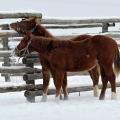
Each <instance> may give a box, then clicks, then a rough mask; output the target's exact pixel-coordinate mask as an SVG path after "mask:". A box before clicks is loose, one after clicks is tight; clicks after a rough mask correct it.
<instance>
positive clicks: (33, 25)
mask: <svg viewBox="0 0 120 120" xmlns="http://www.w3.org/2000/svg"><path fill="white" fill-rule="evenodd" d="M10 26H11V27H12V28H13V29H14V30H15V31H17V32H18V33H20V34H26V33H27V32H28V31H31V32H32V33H33V34H34V35H36V36H43V37H49V38H55V37H54V36H53V35H51V34H50V32H48V31H47V29H46V28H45V27H44V26H42V25H41V24H40V23H39V22H38V21H37V18H36V17H35V18H30V19H24V20H22V21H20V22H16V23H12V24H10ZM89 37H91V36H90V35H81V36H79V39H78V38H77V37H75V38H74V39H71V40H72V41H81V40H84V39H86V38H89ZM39 57H40V63H41V65H42V74H43V97H42V100H41V101H46V99H47V96H46V95H47V88H48V84H49V79H50V72H49V71H50V70H49V68H50V64H49V61H48V60H47V59H46V58H45V57H44V56H41V55H39ZM88 72H89V74H90V76H91V78H92V80H93V87H94V96H95V97H98V81H99V66H98V64H97V65H96V66H95V67H94V68H93V69H91V70H89V71H88ZM62 87H63V93H64V99H68V95H67V89H66V87H67V74H66V73H65V76H64V82H63V86H62Z"/></svg>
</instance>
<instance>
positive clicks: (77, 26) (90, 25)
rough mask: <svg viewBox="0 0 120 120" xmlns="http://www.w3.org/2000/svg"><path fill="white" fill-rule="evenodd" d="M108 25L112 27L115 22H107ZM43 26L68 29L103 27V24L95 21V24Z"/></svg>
mask: <svg viewBox="0 0 120 120" xmlns="http://www.w3.org/2000/svg"><path fill="white" fill-rule="evenodd" d="M108 26H109V27H111V26H112V27H113V26H115V23H109V24H108ZM45 27H46V28H47V29H70V28H92V27H103V25H102V24H101V23H97V24H83V25H59V26H58V25H50V26H47V25H45Z"/></svg>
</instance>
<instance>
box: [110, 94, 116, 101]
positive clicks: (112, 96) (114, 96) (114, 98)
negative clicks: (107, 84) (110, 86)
mask: <svg viewBox="0 0 120 120" xmlns="http://www.w3.org/2000/svg"><path fill="white" fill-rule="evenodd" d="M111 100H117V96H116V93H115V92H112V93H111Z"/></svg>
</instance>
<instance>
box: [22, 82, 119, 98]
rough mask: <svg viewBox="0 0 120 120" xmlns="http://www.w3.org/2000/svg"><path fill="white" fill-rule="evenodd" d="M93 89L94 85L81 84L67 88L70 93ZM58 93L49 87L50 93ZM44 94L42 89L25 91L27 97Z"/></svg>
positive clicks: (100, 86)
mask: <svg viewBox="0 0 120 120" xmlns="http://www.w3.org/2000/svg"><path fill="white" fill-rule="evenodd" d="M116 87H120V82H118V83H116ZM101 88H102V85H99V89H101ZM107 88H111V85H110V84H108V85H107ZM90 90H93V86H79V87H71V88H69V87H68V89H67V91H68V93H74V92H83V91H90ZM55 93H56V91H55V89H48V95H54V94H55ZM42 94H43V91H42V90H36V91H25V93H24V96H25V97H32V96H41V95H42Z"/></svg>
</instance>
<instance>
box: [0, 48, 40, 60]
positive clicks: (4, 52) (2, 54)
mask: <svg viewBox="0 0 120 120" xmlns="http://www.w3.org/2000/svg"><path fill="white" fill-rule="evenodd" d="M38 56H39V55H38V53H37V52H32V53H30V54H29V55H28V57H29V58H32V57H38ZM0 57H12V51H11V50H2V51H0Z"/></svg>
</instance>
